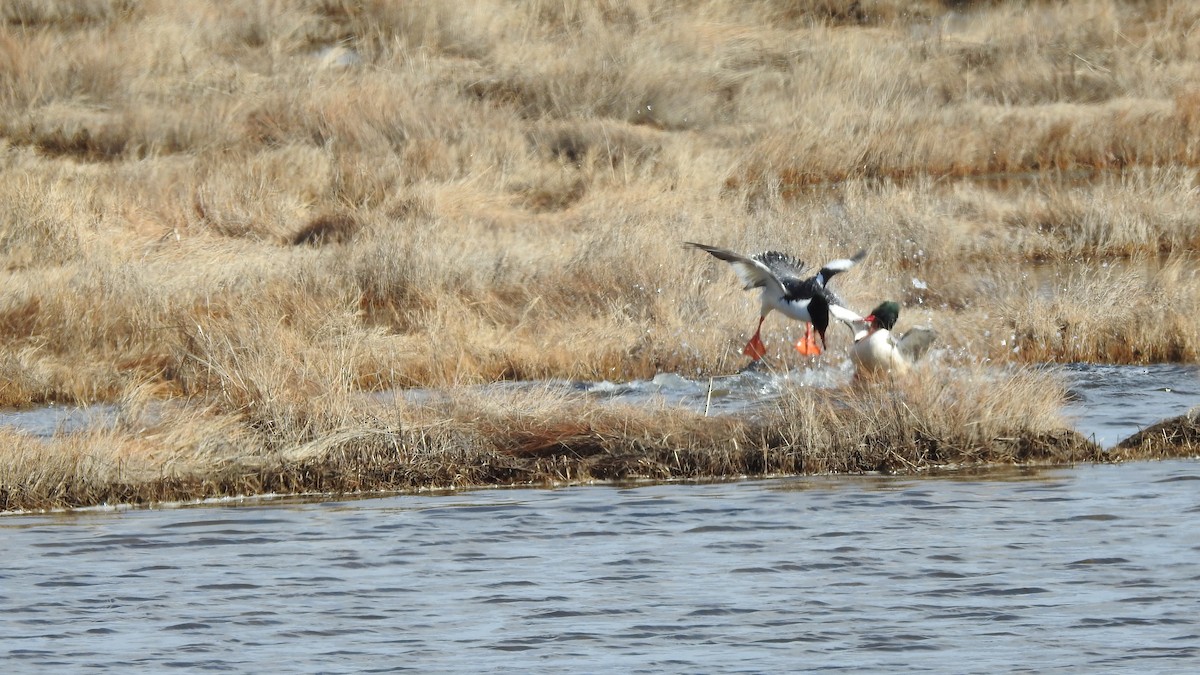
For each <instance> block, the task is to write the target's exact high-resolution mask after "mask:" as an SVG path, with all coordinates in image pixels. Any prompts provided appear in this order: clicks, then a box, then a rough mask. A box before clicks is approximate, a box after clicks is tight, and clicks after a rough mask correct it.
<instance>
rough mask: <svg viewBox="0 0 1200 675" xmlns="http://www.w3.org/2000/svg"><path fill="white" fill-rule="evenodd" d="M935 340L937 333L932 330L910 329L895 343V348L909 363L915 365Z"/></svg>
mask: <svg viewBox="0 0 1200 675" xmlns="http://www.w3.org/2000/svg"><path fill="white" fill-rule="evenodd" d="M936 338H937V332H935V331H934V330H933V329H932V328H912V329H909V331H908V332H907V333H905V334H904V335H903V336H902V337H901V338H900V339H899V340H898V341H897V342H896V348H897V349H899V350H900V354H901V355H903V356H904V358H906V359H908V362H909V363H916V362H917V359H920V358H921V357H922V356H924V355H925V352H926V351H928V350H929V345H931V344H933V341H934V340H935V339H936Z"/></svg>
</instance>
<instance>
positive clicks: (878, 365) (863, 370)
mask: <svg viewBox="0 0 1200 675" xmlns="http://www.w3.org/2000/svg"><path fill="white" fill-rule="evenodd" d="M899 314H900V305H899V304H898V303H894V302H887V303H884V304H882V305H880V306H879V307H876V308H875V311H874V312H872V313H871V314H870V315H868V316H867V318H865V319H863V320H861V321H856V322H848V325H849V326H850V328H851V330H853V331H854V346H853V347H851V348H850V360H851V362H853V363H854V367H855V372H856V374H858V375H862V376H875V375H880V374H886V375H893V376H899V375H904V374H905V373H907V372H908V371H909V370H911V369H912V365H913V364H914V363H916V362H917V360H918V359H920V358H921V356H922V355H923V354H924V353H925V352H926V351H927V350H928V349H929V345H930V344H932V343H933V340H934V338H935V337H937V334H936V333H935V332H934V331H933V330H932V329H930V328H913V329H912V330H910V331H908V332H907V333H905V334H903V335H899V336H898V335H896V334H895V333H893V332H892V331H891V329H892V327H893V326H895V324H896V319H897V318H898V317H899Z"/></svg>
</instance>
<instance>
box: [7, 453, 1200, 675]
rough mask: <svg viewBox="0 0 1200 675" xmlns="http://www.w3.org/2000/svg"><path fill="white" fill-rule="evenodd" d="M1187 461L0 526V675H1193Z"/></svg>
mask: <svg viewBox="0 0 1200 675" xmlns="http://www.w3.org/2000/svg"><path fill="white" fill-rule="evenodd" d="M1197 518H1200V462H1196V461H1171V462H1146V463H1130V464H1125V465H1119V466H1083V467H1079V468H1075V469H1061V470H1052V471H1042V472H1019V473H1008V474H992V475H989V476H980V477H973V478H972V477H962V476H959V477H955V478H949V477H946V478H931V477H925V478H919V479H918V478H888V477H855V478H847V477H837V478H830V477H808V478H795V479H777V480H763V481H746V482H737V483H722V484H704V485H647V486H642V487H596V486H592V487H577V488H569V489H560V490H481V491H474V492H464V493H458V494H449V495H425V496H397V497H388V498H378V499H364V500H358V501H344V502H325V503H286V502H280V503H272V504H258V505H249V506H233V505H226V506H207V507H203V508H177V509H166V510H141V511H124V512H117V513H112V512H108V513H74V514H67V515H56V516H9V517H5V518H0V530H2V533H0V536H2V537H3V541H4V544H5V551H4V563H3V567H2V570H3V571H2V573H0V583H2V585H0V606H2V611H0V617H2V618H0V655H2V656H3V658H4V661H5V664H6V667H7V669H8V670H9V671H10V672H24V671H39V672H80V671H84V670H93V671H99V672H111V671H120V672H129V671H142V672H162V671H167V670H172V669H183V670H189V671H192V670H200V669H208V670H231V671H236V672H318V671H319V672H366V671H387V672H392V671H404V670H410V671H414V672H423V673H424V672H484V671H520V672H545V673H552V672H553V673H557V672H565V671H568V670H575V671H580V672H600V671H611V672H771V671H774V672H780V671H801V670H821V671H826V670H834V669H840V670H843V671H846V672H884V671H889V672H894V671H912V670H926V669H927V670H928V671H932V672H944V673H997V672H1036V673H1046V672H1072V673H1074V672H1089V673H1091V672H1115V671H1122V672H1157V673H1164V672H1179V673H1185V672H1196V669H1197V668H1200V613H1198V612H1197V608H1198V607H1200V537H1198V536H1197V534H1196V527H1195V524H1196V521H1197Z"/></svg>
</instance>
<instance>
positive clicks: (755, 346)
mask: <svg viewBox="0 0 1200 675" xmlns="http://www.w3.org/2000/svg"><path fill="white" fill-rule="evenodd" d="M684 246H685V247H688V248H697V249H700V250H701V251H707V252H708V253H710V254H712V255H713V256H714V257H716V258H718V259H720V260H724V261H725V262H727V263H729V264H730V265H733V271H734V272H735V273H736V274H737V276H738V279H739V280H741V282H742V284H744V286H743V289H744V290H747V291H749V290H752V289H755V288H761V289H762V309H761V310H760V311H759V315H758V327H757V328H755V330H754V337H752V338H750V341H749V342H747V343H746V347H745V348H744V349H742V353H743V354H745V355H746V356H749V357H750V358H751V359H754V360H755V361H757V360H759V359H761V358H762V357H763V356H764V355H765V354H766V353H767V347H766V345H764V344H763V341H762V334H761V333H762V325H763V320H764V319H766V318H767V315H768V314H770V313H771V310H778V311H779V312H780V313H781V314H783V315H784V316H786V317H788V318H791V319H795V320H797V321H803V322H804V337H802V338H800V340H798V341H797V342H796V351H798V352H800V353H801V354H802V355H804V356H815V355H817V354H820V353H821V347H819V346H817V343H816V341H815V340H813V337H812V332H813V329H814V328H815V329H816V332H817V335H819V336H820V337H821V344H822V345H824V344H825V330H826V329H827V328H828V327H829V319H830V316H832V317H833V318H835V319H838V320H839V321H845V322H847V323H849V322H852V321H862V317H860V316H859V315H858V314H856V313H854V312H853V311H851V310H849V309H847V308H846V303H845V302H843V301H842V299H841V298H839V297H838V296H837V295H836V294H834V292H833V291H831V290H829V288H828V287H827V284H828V283H829V280H830V279H832V278H833V276H834V275H835V274H837V273H839V272H845V271H846V270H848V269H850V268H851V267H853V266H854V264H855V263H857V262H859V261H860V260H862V259H863V258H864V257H866V255H867V251H866V249H863V250H861V251H859V252H858V253H855V254H854V255H853V256H851V257H849V258H842V259H839V260H832V261H830V262H828V263H825V266H824V267H822V268H821V270H820V271H819V272H817V273H816V274H814V275H813V276H811V277H808V278H807V279H805V278H804V277H802V276H800V275H801V273H802V272H803V271H804V263H803V262H801V261H799V260H797V259H796V258H794V257H792V256H790V255H788V254H786V253H780V252H778V251H766V252H763V253H755V254H753V255H748V256H747V255H742V254H740V253H734V252H733V251H728V250H726V249H723V248H717V247H716V246H709V245H707V244H697V243H694V242H690V241H687V242H684Z"/></svg>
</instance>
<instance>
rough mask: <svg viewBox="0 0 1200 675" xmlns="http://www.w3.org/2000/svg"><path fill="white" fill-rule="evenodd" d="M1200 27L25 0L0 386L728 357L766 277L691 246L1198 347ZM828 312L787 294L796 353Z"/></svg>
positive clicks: (1093, 2) (341, 404)
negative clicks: (843, 267)
mask: <svg viewBox="0 0 1200 675" xmlns="http://www.w3.org/2000/svg"><path fill="white" fill-rule="evenodd" d="M1198 21H1200V9H1197V7H1196V6H1195V5H1194V4H1193V3H1189V2H1186V1H1184V0H1153V1H1150V2H1141V3H1123V2H1117V1H1116V0H1073V1H1070V2H1017V1H1015V0H1014V1H1011V2H1008V1H1004V0H998V1H995V2H985V3H949V4H947V3H943V2H938V1H934V0H928V1H924V2H915V3H914V2H897V1H896V0H871V1H865V0H858V1H855V2H849V1H846V2H842V1H840V0H813V1H811V2H802V3H782V2H774V1H769V0H761V1H756V2H748V3H747V2H723V1H719V2H710V3H699V4H697V3H676V2H663V1H660V0H611V1H605V2H596V3H584V2H546V1H545V0H522V1H520V2H499V1H489V2H483V3H476V4H474V5H471V6H470V7H469V8H465V9H464V8H454V7H451V6H450V5H447V4H445V3H438V2H406V3H391V2H359V3H346V2H333V1H325V0H285V1H282V2H273V3H258V4H252V5H247V6H246V7H240V6H239V7H237V8H229V7H226V6H224V5H220V4H219V3H218V4H214V3H211V2H208V1H206V0H188V1H186V2H169V1H167V0H149V1H147V2H139V3H132V2H128V1H126V0H91V1H89V2H73V1H68V0H51V1H48V2H10V3H6V4H4V6H3V8H0V171H2V172H3V174H4V176H5V177H6V178H5V180H3V181H0V266H2V271H0V280H2V282H3V284H2V286H0V288H2V290H0V377H2V381H0V384H2V385H3V386H0V404H4V405H29V404H37V403H43V402H61V403H88V402H94V401H120V400H124V399H126V398H128V397H130V396H133V395H136V396H138V397H149V398H151V399H154V400H167V401H175V402H179V401H186V402H187V405H189V406H196V407H198V408H199V409H202V410H205V411H207V412H205V413H204V414H203V415H201V416H200V417H198V418H197V419H205V420H207V419H209V417H213V416H215V418H216V419H221V420H235V421H236V424H238V425H242V426H241V427H240V428H241V429H243V431H244V432H245V433H247V434H251V435H253V434H266V436H265V437H263V438H260V439H259V440H256V441H254V443H258V444H259V445H262V446H263V447H270V448H273V449H279V451H281V452H282V451H283V450H285V449H286V448H287V447H289V446H304V447H310V446H311V444H312V443H320V442H322V441H321V439H322V438H324V437H325V436H326V435H330V434H333V435H335V436H336V434H338V433H342V432H339V431H338V430H344V429H358V428H362V427H364V425H365V428H368V429H375V427H374V426H372V425H371V424H367V423H365V422H363V420H362V415H364V414H365V413H364V412H363V409H362V407H361V405H360V404H359V403H358V402H357V401H358V398H357V397H359V396H361V395H362V394H363V393H364V392H376V391H383V390H387V389H391V388H396V387H409V386H432V387H450V388H455V387H458V386H461V385H467V384H474V383H486V382H494V381H497V380H508V379H541V378H565V379H572V378H575V379H609V380H623V379H630V378H646V377H650V376H652V375H654V374H655V373H658V372H679V373H684V374H688V375H697V374H720V373H728V372H732V371H734V370H736V369H738V368H740V367H741V365H742V364H743V357H741V356H740V355H739V354H738V348H739V347H740V345H741V344H742V343H743V342H744V340H745V336H746V335H747V333H748V331H749V330H750V329H751V324H752V322H753V320H754V314H755V312H756V306H755V300H754V298H753V296H751V295H750V294H746V293H743V292H742V291H740V290H739V289H738V288H737V287H736V284H735V283H734V282H733V280H732V275H730V274H729V271H728V270H727V269H725V268H724V266H722V265H719V264H715V263H713V262H712V261H710V260H706V259H703V258H700V257H698V256H694V255H689V253H688V252H686V251H683V250H682V249H680V248H679V242H680V241H682V240H685V239H686V240H702V241H711V242H713V243H719V244H722V245H726V246H729V247H732V248H740V249H746V250H754V249H759V248H778V249H782V250H789V251H793V252H795V253H797V254H798V255H800V256H801V257H802V258H804V259H806V260H808V261H809V262H810V263H811V264H819V263H821V262H824V261H825V260H826V259H829V258H833V257H840V256H843V255H845V254H846V253H848V252H850V251H853V250H855V249H857V248H858V247H859V246H861V245H863V244H864V243H867V244H870V246H871V254H870V256H869V258H868V259H867V261H866V262H865V264H864V265H863V266H862V268H861V269H856V270H855V271H854V272H852V273H850V274H847V275H843V276H841V277H839V278H838V280H837V282H836V283H837V285H838V287H839V289H840V291H841V292H842V294H843V295H845V296H846V297H847V298H848V299H850V301H851V304H852V306H854V307H857V308H858V309H860V310H861V309H866V308H867V307H870V306H873V305H874V304H876V303H877V302H878V301H879V300H881V299H884V298H894V299H897V300H901V301H903V302H904V303H905V305H906V308H905V313H904V316H903V317H902V323H908V324H920V323H930V324H933V325H934V326H935V327H936V328H937V329H938V332H939V334H940V335H941V336H942V337H943V339H944V340H945V344H946V346H947V348H948V350H949V353H951V354H953V355H955V358H956V359H957V360H958V361H957V362H958V363H960V364H962V365H963V366H964V367H966V366H967V364H970V363H972V362H977V361H984V360H986V361H988V362H990V363H993V364H997V363H998V364H1003V363H1010V362H1018V363H1020V362H1044V361H1051V362H1053V361H1076V360H1086V361H1100V362H1113V363H1140V362H1148V361H1160V360H1174V361H1193V362H1194V361H1196V360H1198V358H1200V357H1198V355H1200V327H1198V322H1197V321H1196V318H1195V317H1197V316H1200V280H1198V279H1197V277H1196V275H1197V271H1196V270H1197V266H1196V261H1197V251H1198V250H1200V234H1197V233H1200V178H1198V170H1200V94H1198V93H1197V92H1200V31H1197V30H1195V26H1196V25H1197V22H1198ZM914 280H915V282H914ZM795 330H796V327H795V326H793V325H789V324H788V323H786V322H784V321H783V320H782V319H779V318H778V317H773V318H772V319H770V320H769V322H768V325H767V326H766V327H765V331H766V332H765V335H766V336H767V341H768V343H769V344H770V345H771V348H772V350H773V351H772V354H771V357H770V358H772V359H773V360H774V362H776V363H778V364H780V365H783V364H787V363H789V361H788V359H790V358H793V357H794V355H792V354H790V353H789V352H788V351H787V348H786V343H785V338H787V337H790V336H791V334H793V333H794V331H795ZM845 342H846V339H845V335H844V334H841V333H838V334H836V335H835V336H834V351H835V353H834V354H833V355H831V357H830V358H834V359H836V358H838V356H837V354H838V350H841V349H842V348H844V346H845ZM839 345H840V346H839ZM927 384H928V383H927ZM929 386H931V387H932V386H933V385H929ZM934 388H935V389H936V387H934ZM864 400H869V399H864ZM313 401H318V402H319V404H314V403H313ZM884 403H885V402H884V401H874V402H873V403H872V404H871V405H876V404H877V405H883V404H884ZM863 405H867V404H865V403H864V404H863ZM850 408H854V406H850ZM560 414H563V415H566V416H567V417H568V418H569V417H570V416H571V414H568V413H567V412H561V413H560ZM572 414H573V413H572ZM597 414H599V413H597ZM604 414H605V415H610V414H611V415H616V417H615V418H614V419H617V418H624V417H628V418H630V419H632V417H631V416H633V415H634V412H632V411H623V412H621V413H620V415H617V413H612V412H611V411H609V412H605V413H604ZM660 414H661V415H666V414H667V413H663V412H656V413H655V415H660ZM859 414H865V410H863V409H860V410H859ZM189 419H190V418H189ZM854 419H855V420H857V419H858V418H857V417H855V418H854ZM402 422H404V420H403V419H399V420H394V424H395V425H399V424H401V423H402ZM222 423H225V422H222ZM405 423H406V422H405ZM511 423H512V424H517V421H516V420H515V419H514V420H511ZM614 423H615V422H614ZM631 423H632V422H631ZM725 423H728V421H726V422H722V424H725ZM830 423H831V424H834V425H835V426H841V427H847V428H855V429H857V428H858V426H856V425H860V423H861V420H859V421H851V420H850V418H837V419H835V420H833V421H832V422H830ZM205 424H207V422H206V423H205ZM495 424H496V426H497V428H502V427H503V426H504V424H503V422H502V420H501V421H497V422H495ZM645 424H646V425H648V426H647V428H649V426H652V425H651V423H650V422H646V423H645ZM672 424H674V423H672ZM679 424H682V425H683V426H684V427H686V428H687V429H691V431H688V432H687V433H688V434H691V436H690V437H692V438H695V439H700V438H702V437H705V436H706V435H707V436H711V437H712V438H720V437H722V436H723V435H724V434H726V433H727V431H728V430H725V429H724V428H723V427H720V426H719V424H717V423H714V422H710V421H694V422H688V423H687V424H683V423H682V422H679ZM931 424H932V423H931ZM689 425H691V426H689ZM713 425H716V426H713ZM200 426H201V427H204V428H207V427H205V425H204V424H201V425H200ZM952 426H953V425H952V424H951V423H950V422H945V423H943V424H941V425H935V426H931V427H930V428H931V429H937V433H938V434H949V433H951V431H950V427H952ZM389 428H391V427H389ZM893 431H894V432H895V434H892V433H891V432H889V434H885V436H887V437H889V438H892V440H894V441H896V442H897V443H901V444H902V445H903V444H904V443H909V441H903V440H897V439H903V438H905V437H904V436H903V434H900V433H899V431H900V430H899V429H896V430H893ZM347 433H348V432H347ZM389 433H391V432H389ZM422 433H423V432H422ZM646 433H649V432H646ZM730 433H732V432H730ZM931 433H932V432H931ZM352 435H353V434H352ZM129 436H130V437H133V438H136V434H129ZM338 437H340V436H338ZM121 438H125V437H124V436H121ZM255 438H258V437H257V436H256V437H255ZM354 438H356V439H357V440H354V441H352V442H351V441H347V443H348V444H349V445H355V444H357V445H355V447H364V448H369V447H373V446H372V444H373V443H376V442H377V441H376V440H369V439H377V438H378V435H377V434H376V432H375V431H371V432H370V433H366V432H364V435H361V436H354ZM264 439H265V440H264ZM363 439H368V440H363ZM604 439H609V437H608V436H604ZM443 440H444V439H443ZM651 440H652V439H650V438H649V437H647V438H644V439H643V440H641V441H638V442H637V444H635V445H637V447H642V448H643V450H644V451H645V452H650V450H648V448H651V447H654V448H658V447H665V445H664V443H663V442H661V441H654V442H651ZM125 442H130V443H132V442H133V441H125V440H122V441H121V443H125ZM406 442H407V441H406ZM414 442H415V441H414ZM422 442H428V443H432V446H431V447H433V446H437V444H438V443H441V442H442V441H437V442H433V441H422ZM446 442H449V441H446ZM606 442H607V441H606ZM614 442H615V441H614ZM629 442H630V443H633V441H629ZM71 443H73V441H69V440H63V441H55V442H54V443H53V444H52V445H53V446H54V447H59V444H65V446H64V447H70V445H71ZM695 443H696V445H697V446H699V445H702V444H701V443H700V441H699V440H696V441H695ZM39 444H42V442H41V441H32V440H28V439H24V440H21V439H17V438H15V437H14V440H13V441H12V444H11V445H13V447H14V448H17V447H20V448H25V450H21V452H22V453H25V454H26V455H28V453H29V452H33V451H34V450H36V449H37V448H38V447H41V445H39ZM43 445H44V444H43ZM193 445H194V444H189V443H181V442H178V443H176V446H177V447H179V448H188V447H192V446H193ZM751 445H753V446H754V447H759V446H761V445H762V443H761V442H759V443H758V444H757V445H755V443H751ZM766 445H768V446H770V445H771V444H769V443H768V444H766ZM951 445H952V446H953V447H964V448H965V447H967V445H964V444H963V443H959V442H958V441H956V442H955V443H954V444H951ZM714 447H715V443H714V442H712V441H711V438H710V442H709V443H708V448H709V451H710V452H711V451H713V448H714ZM804 447H806V448H807V447H810V446H809V445H805V446H804ZM838 447H844V446H840V445H839V446H838ZM946 447H950V446H946ZM30 448H32V449H33V450H30ZM272 451H274V450H272ZM39 452H40V450H39ZM180 452H181V453H184V452H186V451H185V450H180ZM439 452H440V450H439ZM654 452H658V451H657V450H655V451H654ZM68 454H69V453H68ZM23 456H24V455H23ZM504 456H506V457H507V456H509V455H504ZM805 457H806V459H805V462H811V461H813V460H812V455H811V453H810V454H806V455H805ZM904 457H905V461H914V460H913V457H910V456H908V455H904ZM943 459H945V458H943ZM22 461H24V460H22ZM464 461H467V460H464ZM471 461H473V460H471ZM722 461H725V460H722ZM694 463H696V464H697V465H698V466H699V465H702V464H703V463H702V462H699V461H698V460H696V461H695V462H694ZM727 463H729V465H730V466H733V465H736V464H737V462H733V461H732V460H729V462H727ZM718 464H719V463H718ZM866 464H871V462H866ZM24 465H26V464H22V466H24ZM81 465H82V464H81ZM901 465H903V462H899V463H898V464H897V466H901ZM918 465H919V463H918ZM89 466H90V465H89ZM355 466H359V465H355ZM361 466H363V467H365V466H367V464H361ZM763 466H766V465H763ZM771 466H772V467H775V468H779V467H782V466H783V464H780V463H779V462H778V461H777V462H776V463H775V464H772V465H771ZM804 466H805V470H808V468H809V467H811V466H817V465H810V464H805V465H804ZM829 466H831V467H837V466H845V467H847V468H848V467H850V466H858V464H855V463H853V462H849V460H846V461H845V462H843V463H842V464H839V463H838V461H835V460H833V459H831V460H830V462H829ZM792 468H796V466H793V467H792ZM709 469H711V470H714V471H715V470H716V469H715V468H713V466H709ZM363 470H364V471H365V470H366V469H363ZM575 470H577V469H575V468H573V469H572V471H575ZM772 470H775V469H772ZM780 470H782V469H780ZM478 471H479V472H478V473H475V474H471V475H475V476H477V477H484V476H486V475H488V474H487V471H485V470H483V469H479V470H478ZM672 471H676V469H672ZM650 473H653V472H650ZM682 473H684V474H686V473H687V472H682ZM345 475H347V476H348V475H349V474H345ZM421 475H428V476H434V477H436V476H440V475H441V474H439V473H438V472H437V471H432V472H430V473H428V474H421ZM671 475H675V474H674V473H672V474H671ZM480 479H481V480H482V479H483V478H480ZM264 480H265V479H264ZM280 480H282V479H280ZM288 480H291V479H288ZM338 480H345V481H349V482H346V483H339V484H345V485H349V484H351V483H354V481H352V480H351V479H350V478H344V479H338ZM430 480H431V481H433V480H434V478H430ZM437 480H441V479H440V478H439V479H437ZM110 482H111V481H110ZM269 482H270V481H267V482H264V483H263V484H262V485H261V486H259V487H260V488H261V489H267V488H268V487H269V486H268V485H267V483H269ZM285 482H286V481H285ZM300 482H302V481H299V482H297V481H293V484H295V485H299V484H300ZM435 482H436V481H435ZM451 482H453V481H451ZM38 484H39V485H45V484H46V483H45V482H44V481H43V482H40V483H38ZM354 484H357V483H354ZM362 484H363V485H367V484H369V481H365V479H364V481H362ZM247 489H251V488H250V487H248V488H247ZM255 489H258V488H255ZM62 501H63V502H64V503H66V502H71V503H83V502H86V500H85V499H82V498H80V499H64V500H62Z"/></svg>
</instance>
